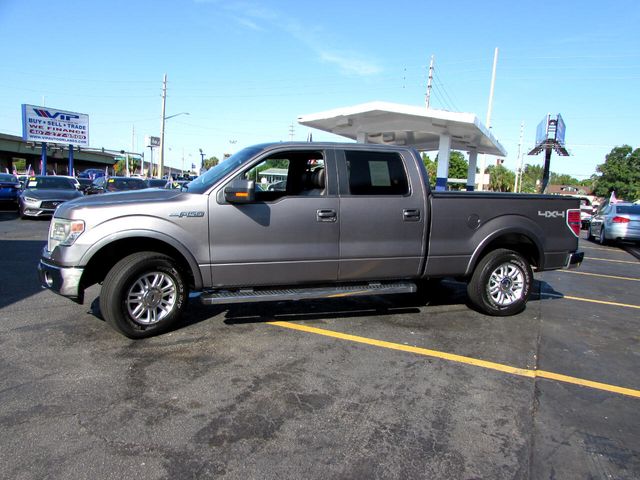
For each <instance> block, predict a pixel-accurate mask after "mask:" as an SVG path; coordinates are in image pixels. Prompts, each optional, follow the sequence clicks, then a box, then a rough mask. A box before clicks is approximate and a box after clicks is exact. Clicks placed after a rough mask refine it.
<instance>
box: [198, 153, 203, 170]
mask: <svg viewBox="0 0 640 480" xmlns="http://www.w3.org/2000/svg"><path fill="white" fill-rule="evenodd" d="M198 150H199V151H200V171H199V172H198V175H202V169H203V168H204V152H203V151H202V149H201V148H199V149H198Z"/></svg>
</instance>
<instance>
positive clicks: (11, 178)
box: [0, 173, 18, 183]
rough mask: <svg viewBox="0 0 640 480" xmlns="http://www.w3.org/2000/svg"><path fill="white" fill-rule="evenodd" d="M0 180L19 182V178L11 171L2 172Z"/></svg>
mask: <svg viewBox="0 0 640 480" xmlns="http://www.w3.org/2000/svg"><path fill="white" fill-rule="evenodd" d="M0 182H13V183H18V179H17V178H16V177H14V176H13V175H11V174H10V173H0Z"/></svg>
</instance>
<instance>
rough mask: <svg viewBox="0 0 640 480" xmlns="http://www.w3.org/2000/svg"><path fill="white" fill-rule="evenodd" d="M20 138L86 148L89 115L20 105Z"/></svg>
mask: <svg viewBox="0 0 640 480" xmlns="http://www.w3.org/2000/svg"><path fill="white" fill-rule="evenodd" d="M22 138H23V139H24V140H25V141H27V142H48V143H63V144H65V145H76V146H79V147H88V146H89V115H86V114H84V113H76V112H68V111H66V110H58V109H56V108H50V107H37V106H34V105H26V104H22Z"/></svg>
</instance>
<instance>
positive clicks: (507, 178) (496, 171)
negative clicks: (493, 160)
mask: <svg viewBox="0 0 640 480" xmlns="http://www.w3.org/2000/svg"><path fill="white" fill-rule="evenodd" d="M487 170H488V171H489V189H490V190H492V191H494V192H511V191H513V185H514V183H515V181H516V174H515V173H514V172H512V171H511V170H509V169H508V168H506V167H504V166H503V165H490V166H489V167H488V168H487Z"/></svg>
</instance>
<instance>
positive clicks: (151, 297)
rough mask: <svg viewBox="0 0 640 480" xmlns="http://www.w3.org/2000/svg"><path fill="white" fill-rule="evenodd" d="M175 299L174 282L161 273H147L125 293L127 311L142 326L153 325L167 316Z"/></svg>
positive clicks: (175, 289)
mask: <svg viewBox="0 0 640 480" xmlns="http://www.w3.org/2000/svg"><path fill="white" fill-rule="evenodd" d="M176 299H177V287H176V283H175V280H174V279H173V278H172V277H170V276H169V275H167V274H166V273H163V272H147V273H145V274H144V275H142V276H141V277H140V278H138V279H137V280H136V281H135V282H133V284H132V285H131V288H129V292H128V293H127V300H126V302H127V311H128V312H129V315H130V316H131V319H132V320H133V321H135V322H137V323H139V324H142V325H153V324H154V323H157V322H159V321H160V320H162V319H163V318H164V317H166V316H167V315H169V314H170V313H171V311H172V310H173V307H174V305H175V303H176Z"/></svg>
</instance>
